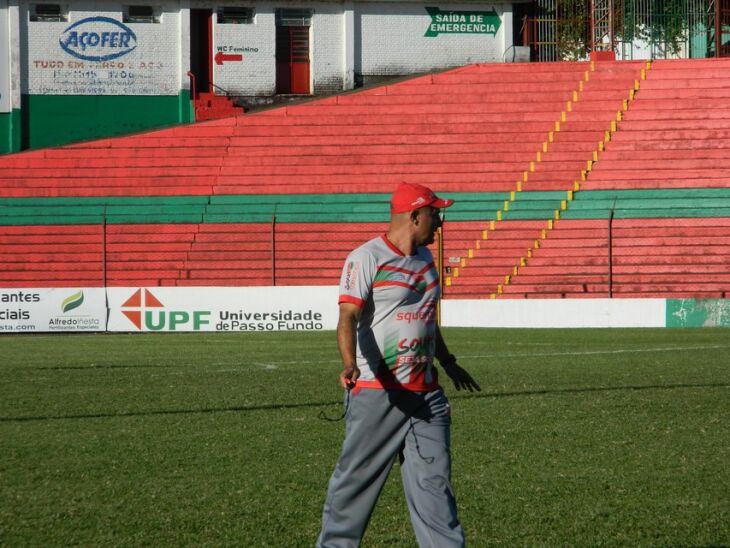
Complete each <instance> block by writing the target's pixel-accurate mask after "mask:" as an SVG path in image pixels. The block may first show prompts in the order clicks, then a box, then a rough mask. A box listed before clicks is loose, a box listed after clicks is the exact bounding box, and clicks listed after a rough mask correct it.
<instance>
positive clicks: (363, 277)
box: [339, 235, 441, 392]
mask: <svg viewBox="0 0 730 548" xmlns="http://www.w3.org/2000/svg"><path fill="white" fill-rule="evenodd" d="M440 294H441V287H440V285H439V277H438V272H437V270H436V266H435V265H434V262H433V256H432V255H431V252H430V251H429V250H428V248H426V247H419V248H418V251H417V252H416V254H415V255H410V256H406V255H404V254H403V253H402V252H401V251H400V250H399V249H398V248H397V247H395V246H394V245H393V244H392V243H391V242H390V241H389V240H388V238H387V237H386V235H382V236H379V237H377V238H374V239H372V240H370V241H369V242H366V243H365V244H363V245H361V246H360V247H358V248H357V249H355V250H354V251H353V252H352V253H350V255H349V256H348V257H347V260H346V261H345V265H344V267H343V269H342V277H341V279H340V297H339V302H340V303H353V304H356V305H357V306H359V307H361V308H362V316H361V317H360V321H359V323H358V326H357V355H356V358H357V366H358V368H359V369H360V378H359V379H358V387H364V388H387V389H403V390H411V391H418V392H421V391H430V390H434V389H436V388H438V379H437V376H436V371H435V370H434V368H433V356H434V349H435V346H436V339H435V334H436V302H437V301H438V298H439V296H440Z"/></svg>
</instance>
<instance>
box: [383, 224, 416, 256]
mask: <svg viewBox="0 0 730 548" xmlns="http://www.w3.org/2000/svg"><path fill="white" fill-rule="evenodd" d="M385 237H386V238H388V241H389V242H390V243H391V244H393V245H394V246H395V247H396V248H397V249H398V250H399V251H400V252H401V253H403V255H415V254H416V251H417V250H418V246H417V245H416V243H415V242H414V241H413V238H412V237H411V235H410V234H408V233H406V232H404V231H402V230H397V229H393V228H391V229H390V230H389V231H388V232H387V233H386V235H385Z"/></svg>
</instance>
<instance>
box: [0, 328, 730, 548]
mask: <svg viewBox="0 0 730 548" xmlns="http://www.w3.org/2000/svg"><path fill="white" fill-rule="evenodd" d="M445 334H446V339H447V341H448V342H449V344H450V346H451V350H452V351H453V352H454V353H455V354H456V355H457V356H459V357H460V358H461V359H460V361H461V363H462V365H463V366H464V367H466V368H467V369H468V370H469V371H470V372H471V373H472V374H473V376H474V377H475V378H476V379H477V380H478V382H479V383H480V384H481V385H482V387H483V392H481V393H479V394H468V393H467V394H463V393H457V392H455V391H454V390H453V389H452V388H451V387H450V386H449V385H448V384H446V381H445V386H446V389H447V393H448V395H449V397H450V399H451V404H452V409H453V418H454V425H453V432H452V437H453V457H454V487H455V489H456V493H457V498H458V502H459V507H460V517H461V520H462V523H463V525H464V528H465V530H466V533H467V540H468V543H469V545H471V546H490V545H505V546H514V545H517V546H524V545H528V546H534V545H544V546H557V545H560V546H595V545H605V546H613V545H616V546H650V545H651V546H656V545H672V546H678V545H682V546H685V545H692V546H701V545H730V357H729V356H730V331H728V330H727V329H697V330H649V329H644V330H620V329H613V330H477V329H447V330H445ZM0 350H1V353H0V355H1V356H2V363H1V365H0V545H3V546H69V545H81V546H141V545H146V546H243V547H256V546H275V547H293V546H313V544H314V540H315V538H316V535H317V532H318V528H319V519H320V511H321V507H322V503H323V500H324V495H325V489H326V484H327V480H328V479H329V475H330V473H331V471H332V468H333V466H334V463H335V460H336V458H337V455H338V452H339V448H340V443H341V441H342V435H343V423H342V422H328V421H325V420H322V419H321V418H319V414H320V412H324V413H325V414H327V415H328V416H330V417H336V416H337V415H339V414H340V413H341V400H342V397H341V392H340V390H339V388H338V385H337V382H336V375H337V372H338V370H339V364H338V360H337V351H336V347H335V341H334V334H333V333H331V332H330V333H268V334H175V335H141V334H137V335H85V336H75V335H66V336H44V335H40V336H8V335H3V336H1V337H0ZM397 468H398V467H397V465H396V466H395V468H394V470H393V473H392V474H391V476H390V478H389V480H388V483H387V484H386V488H385V490H384V492H383V494H382V496H381V499H380V502H379V504H378V507H377V509H376V512H375V515H374V516H373V519H372V521H371V523H370V527H369V529H368V532H367V534H366V537H365V541H364V543H363V546H404V547H411V546H415V541H414V540H413V534H412V531H411V528H410V522H409V520H408V516H407V509H406V506H405V501H404V499H403V496H402V493H401V487H400V477H399V474H398V470H397Z"/></svg>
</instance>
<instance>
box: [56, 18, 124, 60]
mask: <svg viewBox="0 0 730 548" xmlns="http://www.w3.org/2000/svg"><path fill="white" fill-rule="evenodd" d="M58 42H59V44H60V46H61V48H62V49H63V50H64V51H65V52H66V53H68V54H69V55H72V56H73V57H76V58H77V59H83V60H84V61H110V60H112V59H118V58H119V57H122V56H124V55H127V54H128V53H130V52H132V51H134V50H135V49H136V47H137V36H136V35H135V34H134V31H132V29H130V28H129V27H127V26H126V25H124V24H122V23H120V22H119V21H117V20H116V19H112V18H110V17H102V16H98V17H87V18H86V19H82V20H81V21H77V22H76V23H74V24H73V25H71V26H69V27H68V28H67V29H66V30H65V31H63V34H62V35H61V37H60V38H59V39H58Z"/></svg>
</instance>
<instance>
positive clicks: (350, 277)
mask: <svg viewBox="0 0 730 548" xmlns="http://www.w3.org/2000/svg"><path fill="white" fill-rule="evenodd" d="M358 270H360V263H356V262H355V261H350V262H348V263H347V268H346V270H345V289H347V290H348V291H349V290H350V289H352V288H353V287H355V286H356V285H357V272H358Z"/></svg>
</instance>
